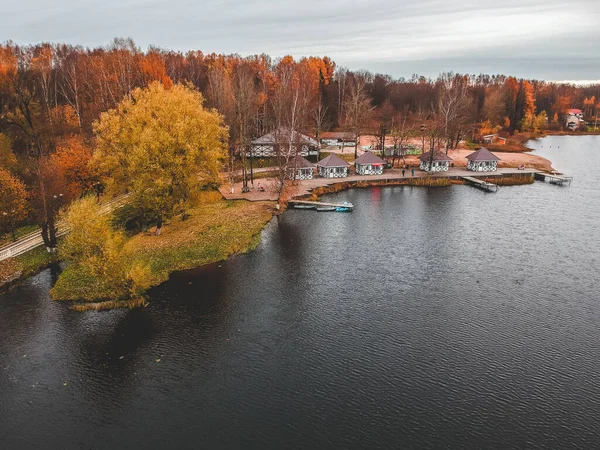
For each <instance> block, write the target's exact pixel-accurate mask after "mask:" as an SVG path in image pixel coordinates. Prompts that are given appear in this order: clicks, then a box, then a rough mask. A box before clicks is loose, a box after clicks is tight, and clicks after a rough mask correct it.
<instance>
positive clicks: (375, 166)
mask: <svg viewBox="0 0 600 450" xmlns="http://www.w3.org/2000/svg"><path fill="white" fill-rule="evenodd" d="M384 165H385V161H384V160H383V159H381V158H380V157H379V156H377V155H376V154H374V153H372V152H364V153H363V154H362V155H360V156H359V157H358V158H356V161H354V167H355V168H356V173H357V174H358V175H381V174H382V173H383V166H384Z"/></svg>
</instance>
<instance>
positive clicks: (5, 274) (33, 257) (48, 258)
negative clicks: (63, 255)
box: [0, 246, 58, 289]
mask: <svg viewBox="0 0 600 450" xmlns="http://www.w3.org/2000/svg"><path fill="white" fill-rule="evenodd" d="M57 261H58V259H57V255H56V253H48V252H47V251H46V247H44V246H40V247H37V248H34V249H33V250H31V251H29V252H27V253H24V254H22V255H20V256H17V257H15V258H9V259H5V260H3V261H0V289H2V288H4V289H6V288H7V287H9V286H10V285H11V284H12V283H14V282H17V281H18V280H22V279H24V278H27V277H30V276H32V275H35V274H36V273H38V272H39V271H40V270H42V269H44V268H45V267H48V266H49V265H50V264H52V263H54V262H57Z"/></svg>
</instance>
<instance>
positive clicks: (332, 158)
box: [317, 153, 350, 167]
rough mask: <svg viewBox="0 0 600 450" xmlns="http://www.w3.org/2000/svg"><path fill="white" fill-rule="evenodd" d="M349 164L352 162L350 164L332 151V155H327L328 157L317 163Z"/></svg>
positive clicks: (342, 165) (320, 164) (319, 164)
mask: <svg viewBox="0 0 600 450" xmlns="http://www.w3.org/2000/svg"><path fill="white" fill-rule="evenodd" d="M349 165H350V164H348V163H347V162H346V161H344V160H343V159H342V158H340V157H339V156H338V155H336V154H335V153H332V154H331V155H329V156H327V157H326V158H323V159H322V160H321V161H319V162H318V163H317V166H321V167H346V166H349Z"/></svg>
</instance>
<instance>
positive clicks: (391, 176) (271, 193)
mask: <svg viewBox="0 0 600 450" xmlns="http://www.w3.org/2000/svg"><path fill="white" fill-rule="evenodd" d="M537 172H538V170H536V169H525V170H519V169H498V170H497V171H496V172H472V171H470V170H467V169H464V168H460V167H452V168H450V170H448V172H436V173H434V174H429V173H427V172H425V171H422V170H415V176H414V177H413V176H412V175H411V172H410V169H408V170H407V171H406V172H405V175H404V176H402V170H401V169H390V170H386V171H384V173H383V174H382V175H350V176H348V177H346V178H321V177H316V178H313V179H312V180H302V181H298V182H297V183H298V184H297V185H296V186H294V187H295V188H296V190H295V191H294V193H293V195H292V197H294V198H298V197H303V196H305V195H310V193H311V191H312V190H313V189H315V188H318V187H323V186H329V185H332V184H337V183H345V182H348V181H384V180H402V179H411V178H428V177H429V178H461V177H487V176H499V175H512V174H527V173H529V174H535V173H537ZM259 183H260V184H261V185H262V186H263V187H264V188H265V192H259V191H258V185H259ZM233 190H234V191H233V193H232V192H231V190H230V185H229V184H226V185H225V184H224V185H222V186H221V187H220V188H219V192H221V195H222V196H223V197H224V198H225V199H226V200H249V201H253V202H256V201H276V200H277V190H278V185H277V180H275V179H272V178H265V179H262V180H256V181H255V182H254V189H251V190H250V192H246V193H242V183H236V184H234V186H233Z"/></svg>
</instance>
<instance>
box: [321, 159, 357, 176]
mask: <svg viewBox="0 0 600 450" xmlns="http://www.w3.org/2000/svg"><path fill="white" fill-rule="evenodd" d="M349 167H350V164H348V163H347V162H346V161H344V160H343V159H342V158H340V157H339V156H338V155H336V154H335V153H332V154H331V155H329V156H327V157H326V158H323V159H322V160H321V161H319V162H318V163H317V168H318V169H319V176H322V177H324V178H345V177H347V176H348V170H349Z"/></svg>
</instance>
